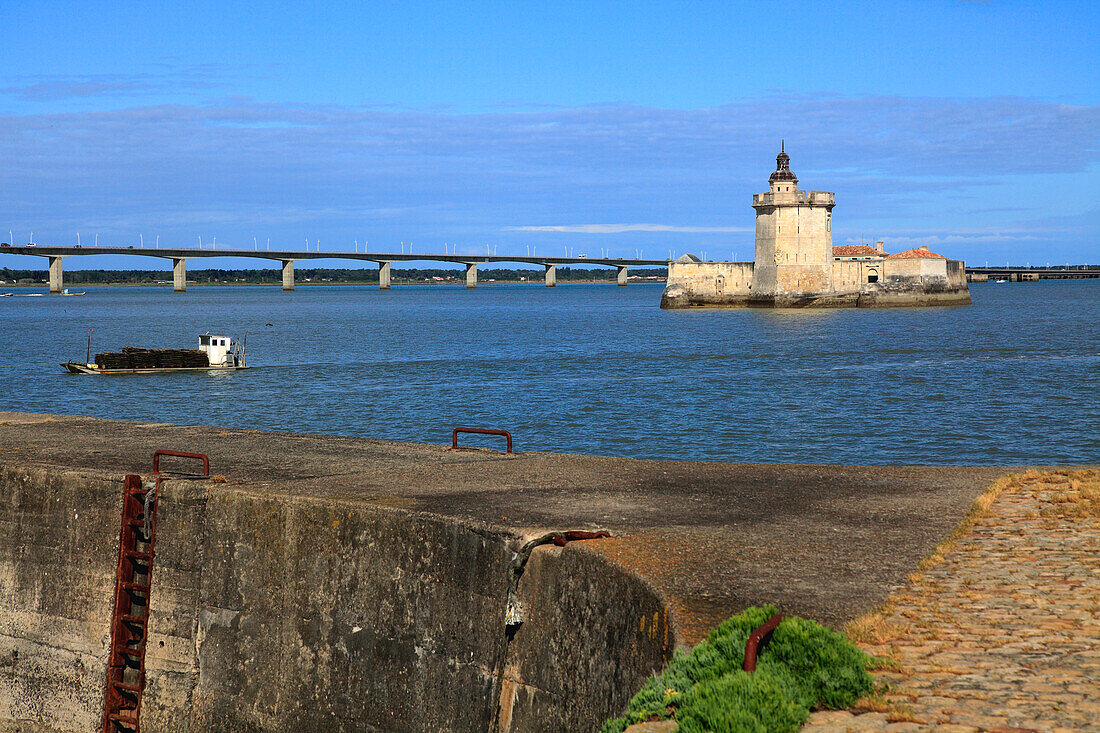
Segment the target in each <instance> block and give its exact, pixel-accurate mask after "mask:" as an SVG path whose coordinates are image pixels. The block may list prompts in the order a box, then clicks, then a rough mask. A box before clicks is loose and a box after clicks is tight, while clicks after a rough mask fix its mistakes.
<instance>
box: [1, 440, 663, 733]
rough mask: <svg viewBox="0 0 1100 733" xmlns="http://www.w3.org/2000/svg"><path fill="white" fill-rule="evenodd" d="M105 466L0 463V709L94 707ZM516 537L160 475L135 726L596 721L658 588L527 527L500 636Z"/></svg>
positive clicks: (115, 496)
mask: <svg viewBox="0 0 1100 733" xmlns="http://www.w3.org/2000/svg"><path fill="white" fill-rule="evenodd" d="M121 486H122V483H121V476H120V475H110V474H96V473H88V472H74V471H60V470H55V469H44V468H21V467H18V466H14V465H11V464H10V463H9V462H7V461H4V463H3V464H2V465H0V526H4V527H6V528H9V531H6V532H4V533H3V535H2V537H0V617H2V618H3V621H0V660H2V662H0V664H3V666H4V667H7V669H6V670H3V672H4V673H3V674H0V720H4V719H6V720H8V721H29V722H33V723H36V724H39V725H43V726H48V727H45V728H43V730H49V729H56V730H63V731H90V730H95V729H98V727H99V726H100V725H101V720H102V715H103V694H104V693H103V689H104V679H105V666H106V658H107V650H108V644H109V623H110V615H111V598H112V594H113V590H114V582H115V563H116V560H117V552H118V550H117V546H118V522H119V511H120V504H121V502H120V497H121ZM11 529H14V531H10V530H11ZM518 542H519V538H518V537H516V536H514V535H510V534H507V533H502V532H499V531H494V530H491V529H487V528H485V527H483V526H477V525H475V524H473V523H471V522H467V521H461V520H456V519H453V518H449V517H439V516H433V515H426V514H422V513H415V512H407V511H404V510H402V509H400V508H391V507H380V506H375V505H370V504H364V503H363V502H356V501H352V500H331V499H318V498H314V497H287V496H278V495H275V496H273V495H271V494H266V493H264V492H257V491H253V490H242V489H239V488H234V487H230V486H225V485H220V484H212V483H209V482H198V481H170V482H167V483H165V484H164V486H163V488H162V496H161V500H160V505H159V509H158V538H157V557H156V564H155V567H154V576H153V592H152V594H151V597H150V606H151V614H150V624H149V647H148V652H147V658H146V667H147V687H146V690H145V694H144V699H143V714H142V722H143V726H144V728H143V729H145V730H156V731H207V730H265V731H304V730H347V731H352V730H355V731H360V730H362V731H369V730H400V731H490V730H500V731H517V732H519V731H540V730H547V731H549V730H584V729H586V728H592V727H595V725H597V724H598V721H600V720H602V719H603V718H604V717H606V716H608V715H609V714H611V713H612V712H614V711H615V710H616V709H618V708H619V707H621V706H622V705H623V704H624V702H625V699H628V697H629V691H630V690H633V689H635V688H636V687H637V686H638V685H639V684H640V683H641V681H642V680H643V679H644V678H645V676H646V675H648V674H649V673H650V671H651V670H653V669H654V668H659V667H660V666H661V665H662V663H663V661H664V659H665V658H666V657H667V656H668V654H669V653H670V651H671V649H672V644H673V641H674V639H673V637H672V634H671V631H670V629H669V627H668V625H667V618H666V617H665V616H662V614H664V613H666V612H665V609H664V605H663V603H661V601H660V599H659V597H658V596H657V595H656V594H655V593H654V592H653V590H652V589H651V588H649V587H648V586H647V585H646V584H645V583H644V582H642V581H640V580H639V579H637V578H635V577H632V576H631V575H630V574H629V573H626V572H624V571H621V570H617V569H616V568H614V567H613V566H611V565H610V563H608V561H607V560H605V559H604V558H602V557H600V556H599V555H595V554H593V553H590V552H585V551H584V550H583V549H580V548H577V547H566V548H564V549H558V548H539V549H537V550H536V551H535V552H534V553H533V556H532V559H531V560H529V561H528V566H529V567H528V569H527V571H526V572H525V573H524V575H523V576H522V577H521V578H520V580H519V581H518V583H517V584H516V586H517V589H516V593H517V596H518V598H519V599H520V601H521V603H522V605H523V606H524V607H525V608H526V609H529V610H528V612H527V614H526V616H527V618H526V620H525V622H524V624H523V625H522V626H521V627H520V628H519V630H518V631H517V632H516V633H515V634H513V635H512V638H511V639H509V635H508V634H506V629H505V610H506V606H507V602H508V597H509V587H510V584H511V583H512V582H513V573H512V559H513V556H514V549H515V548H516V547H517V544H518ZM654 618H657V619H658V620H659V625H660V634H659V635H658V633H657V630H656V629H655V628H654V627H653V625H652V620H653V619H654ZM647 624H648V628H647ZM609 640H611V641H613V642H614V643H612V644H610V645H609V644H608V641H609ZM502 688H503V689H504V690H505V693H506V695H505V697H504V698H503V699H501V694H500V693H501V689H502ZM498 718H502V719H499V720H498Z"/></svg>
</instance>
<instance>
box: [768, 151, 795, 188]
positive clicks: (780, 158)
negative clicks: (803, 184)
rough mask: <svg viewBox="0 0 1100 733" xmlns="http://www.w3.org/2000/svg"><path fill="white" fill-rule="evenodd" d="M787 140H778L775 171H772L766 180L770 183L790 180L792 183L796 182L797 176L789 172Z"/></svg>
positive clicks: (789, 162)
mask: <svg viewBox="0 0 1100 733" xmlns="http://www.w3.org/2000/svg"><path fill="white" fill-rule="evenodd" d="M786 147H787V141H786V140H780V141H779V155H777V156H775V173H772V175H771V178H769V179H768V180H769V181H770V182H772V183H775V182H776V181H790V182H792V183H798V176H796V175H795V174H794V173H792V172H791V158H790V156H789V155H787V150H786Z"/></svg>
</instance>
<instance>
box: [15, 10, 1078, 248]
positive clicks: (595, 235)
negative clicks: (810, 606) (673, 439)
mask: <svg viewBox="0 0 1100 733" xmlns="http://www.w3.org/2000/svg"><path fill="white" fill-rule="evenodd" d="M157 5H160V4H136V3H110V4H108V3H86V4H83V5H79V6H77V5H74V4H70V3H38V2H24V3H11V2H4V1H2V0H0V28H3V29H4V33H3V34H2V35H3V37H2V41H0V186H2V190H3V194H2V195H0V232H2V236H0V239H2V240H4V241H6V240H7V239H8V237H7V234H8V231H9V230H11V231H12V232H13V237H14V239H15V241H16V242H17V243H23V242H25V241H27V239H28V238H29V236H30V232H32V231H33V232H34V239H35V241H37V242H40V243H63V244H64V243H71V242H75V241H76V233H77V232H80V234H81V239H82V241H83V242H85V243H90V242H91V241H93V240H94V238H95V236H96V235H98V236H99V241H100V243H101V244H137V243H138V241H139V237H144V239H145V241H146V242H150V241H153V239H154V238H156V237H157V236H159V237H160V241H161V242H162V243H166V244H167V243H170V244H174V245H195V244H197V242H198V238H199V237H202V238H203V241H204V243H209V242H210V241H211V240H212V239H214V238H216V239H217V242H218V246H219V247H220V246H241V247H252V246H253V241H254V238H255V241H258V242H259V243H260V246H261V247H264V246H266V243H267V240H268V239H269V238H270V240H271V246H272V248H276V247H278V248H301V247H303V246H304V243H305V240H306V239H308V240H310V241H311V242H317V241H319V242H320V244H321V247H322V248H323V249H330V248H332V249H347V250H351V249H352V248H353V241H354V240H358V242H359V243H360V246H362V242H363V241H364V240H366V241H369V242H370V249H371V250H377V251H399V249H400V248H402V247H408V246H410V243H413V244H412V246H414V247H415V250H416V251H424V252H427V251H442V250H443V247H444V243H446V246H447V247H448V248H452V247H454V248H457V251H458V252H484V251H485V248H486V246H489V247H492V248H494V249H495V251H497V252H499V253H502V254H503V253H505V252H513V253H517V254H525V253H526V252H527V251H529V248H534V251H535V252H536V253H546V254H562V253H564V251H565V249H566V248H571V249H572V250H573V251H574V252H577V253H579V252H587V253H589V254H592V255H595V254H599V253H600V252H601V251H604V250H607V251H609V253H610V254H611V255H612V256H633V255H634V254H635V252H636V251H638V250H641V251H642V252H643V254H645V255H646V256H649V257H663V256H666V255H667V254H668V253H669V252H670V251H671V252H676V253H682V252H685V251H691V252H695V253H698V254H702V253H703V252H706V254H707V256H708V257H710V258H712V259H715V258H729V257H731V256H736V257H737V258H738V259H747V258H749V257H750V251H751V245H752V228H753V210H752V208H751V207H750V197H751V194H752V193H754V192H757V191H761V190H764V189H765V188H766V182H767V177H768V175H769V173H770V171H771V170H772V169H773V168H774V165H775V162H774V161H775V154H776V152H777V148H778V142H779V139H780V138H785V139H786V141H787V151H788V153H790V155H791V167H792V169H793V170H794V171H795V172H796V173H797V174H798V176H799V178H800V186H801V187H803V188H806V189H807V190H809V189H821V190H831V191H835V192H836V194H837V208H836V210H835V212H834V223H835V227H834V238H835V241H836V242H837V243H845V242H857V243H858V242H859V241H861V240H871V239H872V238H876V237H877V238H881V239H884V240H886V242H887V247H888V249H891V250H900V249H904V248H907V247H910V246H914V245H917V244H928V245H930V246H931V247H932V248H933V249H934V250H937V251H940V252H942V253H943V254H946V255H948V256H952V257H961V258H964V259H966V260H968V261H970V262H972V263H981V262H984V261H990V262H1005V261H1012V262H1014V263H1016V262H1018V263H1021V264H1022V263H1024V262H1031V263H1033V264H1045V263H1047V262H1066V261H1071V262H1083V261H1092V262H1097V261H1100V243H1098V236H1097V235H1098V233H1100V226H1098V223H1097V222H1098V221H1100V204H1098V203H1097V201H1098V199H1100V195H1098V194H1100V164H1098V143H1100V107H1098V100H1097V96H1098V90H1100V71H1098V69H1100V45H1098V43H1097V41H1096V40H1095V39H1096V38H1097V37H1100V22H1098V21H1100V10H1098V5H1097V4H1096V3H1085V2H1081V3H1059V2H1053V3H1019V2H998V1H997V0H991V1H990V2H946V1H944V2H917V3H914V2H906V3H900V2H899V3H894V2H888V1H883V2H876V3H867V4H861V3H844V4H830V3H820V2H815V3H778V4H777V3H753V4H745V5H743V6H742V5H735V4H731V3H705V2H691V3H688V2H684V3H676V2H666V3H638V2H633V3H591V2H590V3H553V4H549V3H548V4H532V3H511V4H503V3H502V4H484V3H468V4H466V5H465V6H463V7H459V6H458V5H457V4H455V5H452V4H434V3H400V4H399V3H388V4H377V7H376V6H375V5H376V4H371V3H347V4H344V3H330V4H325V5H320V4H318V5H316V6H314V5H313V4H285V5H284V4H279V3H255V4H242V3H235V4H233V3H224V2H223V3H204V2H192V3H188V4H186V7H182V4H181V7H178V8H166V7H157ZM227 5H228V6H230V7H227ZM155 262H157V261H156V260H152V261H150V260H145V259H142V260H134V259H129V258H125V259H124V258H107V257H103V258H82V260H72V261H70V262H66V267H70V268H71V267H129V266H133V267H151V266H152V264H151V263H155ZM224 264H225V265H226V266H229V265H231V264H234V263H231V262H228V261H227V262H225V263H224ZM0 266H8V267H35V266H37V260H32V259H29V258H20V257H14V256H11V255H8V256H0Z"/></svg>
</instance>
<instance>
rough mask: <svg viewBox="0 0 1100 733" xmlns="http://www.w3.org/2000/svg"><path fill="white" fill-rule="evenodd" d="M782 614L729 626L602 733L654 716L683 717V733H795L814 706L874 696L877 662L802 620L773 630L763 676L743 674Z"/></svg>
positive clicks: (684, 656) (749, 617)
mask: <svg viewBox="0 0 1100 733" xmlns="http://www.w3.org/2000/svg"><path fill="white" fill-rule="evenodd" d="M775 612H776V610H775V608H774V607H772V606H761V607H753V608H748V609H746V610H744V611H742V612H741V613H739V614H737V615H736V616H733V617H732V618H729V619H727V620H726V621H723V622H722V623H721V624H720V625H719V626H718V628H716V629H714V630H713V631H712V632H710V634H709V635H708V636H707V638H706V640H704V641H702V642H700V643H699V644H697V645H696V646H695V648H693V649H692V650H691V651H690V652H687V653H679V654H677V655H676V656H675V657H673V658H672V660H671V661H669V663H668V665H667V666H666V667H665V669H664V671H663V672H662V673H661V674H660V675H654V676H653V677H651V678H649V680H647V681H646V683H645V685H644V686H643V687H642V689H641V690H640V691H639V692H638V694H637V695H635V696H634V698H633V699H631V701H630V703H629V704H628V705H627V708H626V711H625V713H624V714H623V716H622V717H619V718H614V719H612V720H609V721H607V722H606V723H605V724H604V725H603V727H602V728H601V729H600V733H622V731H623V730H625V729H626V727H627V726H629V725H631V724H633V723H640V722H643V721H646V720H651V719H657V720H667V719H675V720H676V721H677V722H678V723H679V730H680V731H681V733H727V732H729V733H733V732H735V731H736V732H737V733H740V732H741V731H762V732H763V731H795V730H797V729H798V728H799V726H801V724H802V722H803V721H805V719H806V718H807V717H808V716H809V713H810V710H811V709H813V708H815V707H826V708H833V709H837V708H844V707H848V706H849V705H851V704H852V703H854V702H855V701H856V700H857V699H859V698H860V697H861V696H863V695H865V694H867V693H869V692H870V691H871V676H870V675H869V674H868V673H867V667H868V666H869V664H870V663H871V659H870V658H869V657H868V656H867V655H866V654H864V653H863V652H862V651H860V650H859V649H858V648H856V646H855V645H854V644H852V643H851V642H850V641H848V639H846V638H845V637H844V636H842V635H841V634H838V633H837V632H835V631H832V630H831V629H827V628H825V627H824V626H822V625H820V624H818V623H816V622H814V621H810V620H808V619H803V618H797V617H787V618H785V619H783V622H782V623H781V624H779V626H778V627H776V629H775V631H774V632H772V638H771V640H770V641H769V642H768V643H767V644H766V645H765V646H764V648H763V650H762V651H761V653H760V654H759V656H758V658H757V662H756V672H754V673H751V674H749V673H746V672H744V671H742V669H741V668H742V666H743V664H744V656H745V642H746V641H747V640H748V638H749V635H750V634H751V633H752V631H753V630H754V629H756V628H757V627H758V626H760V625H761V624H763V623H764V622H765V621H767V620H768V619H769V618H771V616H772V615H773V614H775Z"/></svg>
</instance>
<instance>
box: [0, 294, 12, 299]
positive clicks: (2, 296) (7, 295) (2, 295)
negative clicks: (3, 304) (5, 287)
mask: <svg viewBox="0 0 1100 733" xmlns="http://www.w3.org/2000/svg"><path fill="white" fill-rule="evenodd" d="M14 297H15V293H0V298H14Z"/></svg>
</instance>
